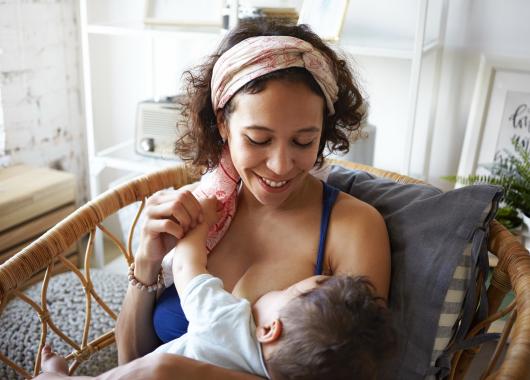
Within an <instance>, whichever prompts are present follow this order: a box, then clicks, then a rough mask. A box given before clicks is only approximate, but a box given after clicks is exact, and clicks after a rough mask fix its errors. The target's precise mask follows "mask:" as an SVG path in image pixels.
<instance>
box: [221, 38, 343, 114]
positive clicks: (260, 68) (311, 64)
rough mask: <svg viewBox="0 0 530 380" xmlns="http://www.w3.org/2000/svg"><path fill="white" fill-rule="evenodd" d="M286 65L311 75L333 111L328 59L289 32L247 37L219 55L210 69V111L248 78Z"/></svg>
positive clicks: (332, 82)
mask: <svg viewBox="0 0 530 380" xmlns="http://www.w3.org/2000/svg"><path fill="white" fill-rule="evenodd" d="M289 67H304V68H305V69H306V70H307V71H309V72H310V73H311V75H313V78H315V81H316V82H317V83H318V85H319V86H320V88H321V89H322V92H323V93H324V97H325V98H326V106H327V108H328V112H329V114H330V115H333V114H334V113H335V108H334V106H333V103H335V102H336V101H337V94H338V91H339V89H338V86H337V81H336V79H335V76H334V75H333V72H332V69H331V67H330V64H329V60H328V59H327V58H326V57H325V56H324V55H323V54H322V53H321V52H320V51H318V50H316V49H315V48H314V47H313V45H311V44H310V43H309V42H306V41H304V40H301V39H299V38H295V37H290V36H259V37H251V38H247V39H246V40H243V41H241V42H240V43H238V44H236V45H235V46H233V47H232V48H230V49H228V50H227V51H226V52H225V53H224V54H223V55H221V57H219V59H218V60H217V62H216V63H215V65H214V67H213V73H212V83H211V85H212V105H213V109H214V111H217V110H218V109H221V108H223V107H224V106H225V105H226V103H228V101H229V100H230V99H231V98H232V96H234V94H235V93H236V92H237V91H238V90H239V89H240V88H241V87H243V86H244V85H245V84H247V83H248V82H250V81H252V80H254V79H256V78H259V77H261V76H263V75H265V74H268V73H270V72H273V71H277V70H281V69H286V68H289Z"/></svg>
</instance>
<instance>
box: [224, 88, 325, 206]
mask: <svg viewBox="0 0 530 380" xmlns="http://www.w3.org/2000/svg"><path fill="white" fill-rule="evenodd" d="M232 102H235V103H233V104H234V105H235V109H234V111H233V112H232V113H231V115H230V117H229V119H228V128H227V125H226V123H223V122H222V121H221V122H220V123H219V130H220V133H221V136H222V137H223V138H224V139H227V140H228V144H229V148H230V153H231V156H232V161H233V163H234V166H235V168H236V170H237V171H238V173H239V175H240V176H241V178H242V180H243V183H244V184H245V186H246V187H247V189H248V190H250V192H251V193H252V195H253V196H254V197H255V198H256V199H257V200H258V201H259V202H260V203H261V204H263V205H271V206H279V205H281V204H283V203H284V202H285V201H286V200H287V199H288V198H289V196H290V195H292V194H294V193H295V192H296V191H297V189H299V188H300V187H301V185H302V183H303V181H304V179H305V177H306V175H307V173H308V171H309V170H311V169H312V168H313V166H314V164H315V161H316V159H317V153H318V146H319V142H320V136H321V134H322V124H323V116H324V100H323V99H322V98H321V97H320V96H319V95H317V94H315V93H314V92H313V91H311V90H310V89H309V87H308V86H307V85H306V84H304V83H298V82H294V83H293V82H287V81H282V80H272V81H270V82H268V83H267V84H266V87H265V89H264V90H262V91H261V92H259V93H257V94H245V93H241V94H238V95H236V97H235V98H234V99H233V100H232Z"/></svg>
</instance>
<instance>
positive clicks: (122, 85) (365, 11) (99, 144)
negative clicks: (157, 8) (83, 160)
mask: <svg viewBox="0 0 530 380" xmlns="http://www.w3.org/2000/svg"><path fill="white" fill-rule="evenodd" d="M212 1H213V0H212ZM216 1H221V0H216ZM446 2H447V0H430V1H429V0H403V1H400V2H395V1H393V0H378V1H373V0H350V1H349V8H348V11H347V15H346V17H345V23H344V26H343V29H342V35H341V39H340V41H339V42H338V46H337V47H338V48H340V49H342V50H343V51H346V52H347V53H349V54H352V55H353V57H354V59H355V60H357V61H363V60H364V61H366V60H367V59H368V60H376V61H374V62H375V63H374V62H371V63H369V64H367V66H368V67H369V70H372V69H373V68H374V67H376V66H378V68H377V70H380V71H381V73H382V74H385V72H387V71H388V69H393V68H396V67H401V66H402V67H405V69H404V70H405V72H406V73H407V74H408V77H406V78H403V77H402V75H401V74H400V75H399V76H400V78H398V79H399V80H398V83H401V84H398V87H400V89H399V93H400V94H401V96H399V97H396V96H390V95H389V96H387V95H386V89H384V88H383V90H381V91H379V93H378V92H377V90H374V93H375V95H374V96H373V97H372V96H370V98H371V99H370V100H371V111H372V116H373V119H374V120H371V122H372V123H373V124H375V125H376V126H377V128H378V134H377V139H378V142H376V147H377V146H378V145H379V150H380V151H381V150H383V151H387V150H388V149H386V148H381V146H382V145H381V144H383V142H384V138H385V136H386V137H387V138H388V140H390V141H392V143H394V144H395V150H396V151H399V152H401V155H402V159H401V161H402V163H401V164H400V165H399V168H390V169H398V170H399V171H401V172H403V173H411V172H412V173H413V174H419V175H420V176H422V175H424V174H425V171H426V168H427V167H428V158H429V153H430V140H431V138H432V129H431V127H430V126H432V124H433V121H432V119H431V118H432V115H433V114H434V112H432V110H433V106H432V105H434V104H435V103H436V94H437V83H436V82H437V81H436V78H438V77H439V75H438V72H437V70H439V66H440V64H439V63H440V62H439V61H440V56H441V49H442V46H443V38H442V37H443V35H444V26H445V17H446V16H445V15H446V13H447V11H446V8H447V4H446ZM236 3H237V2H236ZM144 13H145V1H144V0H90V1H89V0H80V16H81V17H80V20H81V31H82V51H83V74H84V88H85V106H86V125H87V140H88V144H89V147H88V148H89V149H88V151H89V159H90V176H91V178H90V185H91V194H92V196H95V195H97V194H98V193H100V192H101V191H103V190H105V184H104V181H103V180H102V178H104V177H105V174H104V172H105V171H106V170H107V169H115V170H120V171H134V172H143V171H147V170H151V169H155V168H159V167H160V166H162V165H170V164H172V163H173V162H171V161H169V162H168V161H165V160H153V159H149V158H146V157H143V156H140V155H138V154H136V153H135V151H134V145H133V139H134V129H135V128H134V127H135V117H136V107H137V104H138V103H139V102H141V101H144V100H146V99H153V98H155V99H156V98H159V97H163V96H167V95H173V94H175V93H177V91H178V89H179V81H180V76H181V74H182V72H183V71H184V70H186V69H187V68H190V67H191V66H192V65H193V64H195V63H197V62H200V61H201V58H202V57H203V56H205V55H206V54H208V53H209V52H211V51H212V50H213V48H214V47H215V46H216V45H217V43H218V42H219V41H220V39H221V38H222V35H223V32H222V30H221V28H220V27H193V26H188V27H180V28H178V27H169V26H166V27H164V26H159V27H148V26H145V25H144V22H143V19H144ZM426 62H428V64H429V66H428V67H426V65H425V63H426ZM425 71H428V72H430V76H429V79H430V80H432V83H431V82H429V83H428V84H427V85H426V86H425V81H424V80H423V77H422V75H423V74H424V73H423V72H425ZM361 76H362V75H361ZM372 76H373V77H376V78H379V77H380V76H379V73H378V74H374V75H372ZM403 83H404V85H403ZM420 84H422V87H425V88H426V93H427V94H428V95H429V96H428V97H426V96H421V91H422V88H421V87H420ZM380 87H381V85H380ZM383 87H384V86H383ZM367 91H368V92H370V85H369V86H368V89H367ZM391 93H392V91H389V94H391ZM369 95H372V94H369ZM398 98H399V99H398ZM385 102H388V103H387V104H390V105H391V106H392V105H393V104H398V103H396V102H401V103H402V104H403V105H404V106H399V109H400V112H401V114H400V115H398V116H395V118H397V119H400V120H399V123H397V125H398V127H397V129H399V132H397V131H393V132H392V133H397V135H396V136H398V135H399V138H392V137H391V135H390V134H386V135H385V133H383V131H384V130H385V127H386V128H388V129H389V130H390V127H389V126H388V124H390V123H389V122H388V121H387V120H386V119H385V117H392V116H388V115H387V114H386V113H385V111H384V108H385V107H386V108H388V107H387V106H386V105H384V104H385ZM422 102H423V103H422ZM426 102H427V103H428V104H424V103H426ZM401 103H400V104H401ZM418 104H420V106H421V107H420V108H421V112H418V110H419V109H420V108H419V107H418ZM382 109H383V110H382ZM418 124H421V125H422V127H423V128H422V129H421V130H420V129H418V128H416V126H417V125H418ZM395 141H397V142H395ZM383 145H384V144H383ZM413 148H414V149H413ZM418 150H419V156H421V155H423V157H424V159H423V161H422V162H423V163H424V164H423V167H421V168H419V169H418V168H416V170H414V168H411V162H412V161H413V160H412V158H413V156H414V155H415V154H416V155H418ZM422 150H424V151H423V152H422ZM395 161H396V160H395V159H393V160H392V162H395ZM398 161H399V160H398ZM376 164H377V162H376Z"/></svg>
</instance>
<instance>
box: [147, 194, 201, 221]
mask: <svg viewBox="0 0 530 380" xmlns="http://www.w3.org/2000/svg"><path fill="white" fill-rule="evenodd" d="M147 206H148V207H147V208H146V212H147V215H148V217H150V218H157V219H162V218H170V217H173V218H174V219H176V221H178V223H180V224H181V225H182V226H183V227H184V229H185V230H188V229H189V228H190V227H191V228H193V227H195V225H196V224H197V223H200V222H202V221H203V220H204V219H203V213H202V208H201V205H200V203H199V201H197V199H196V198H195V196H194V195H193V194H192V193H191V192H189V191H171V192H170V191H165V192H158V193H156V194H154V195H153V196H152V197H150V198H149V199H148V203H147Z"/></svg>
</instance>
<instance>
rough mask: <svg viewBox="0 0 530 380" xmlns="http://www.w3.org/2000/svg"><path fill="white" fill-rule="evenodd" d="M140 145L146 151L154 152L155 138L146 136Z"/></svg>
mask: <svg viewBox="0 0 530 380" xmlns="http://www.w3.org/2000/svg"><path fill="white" fill-rule="evenodd" d="M140 146H141V147H142V149H143V150H144V151H145V152H154V151H155V139H153V138H152V137H146V138H144V139H142V141H140Z"/></svg>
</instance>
